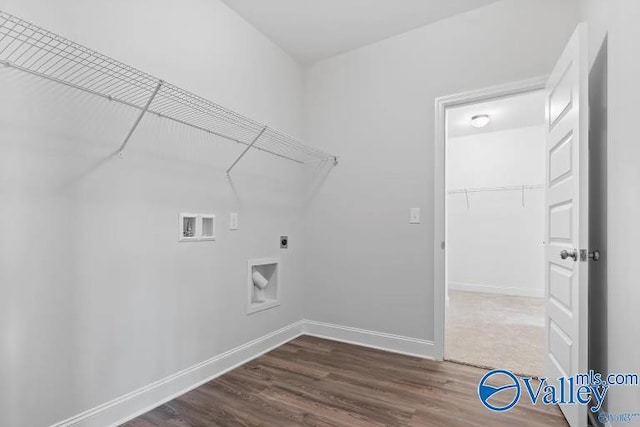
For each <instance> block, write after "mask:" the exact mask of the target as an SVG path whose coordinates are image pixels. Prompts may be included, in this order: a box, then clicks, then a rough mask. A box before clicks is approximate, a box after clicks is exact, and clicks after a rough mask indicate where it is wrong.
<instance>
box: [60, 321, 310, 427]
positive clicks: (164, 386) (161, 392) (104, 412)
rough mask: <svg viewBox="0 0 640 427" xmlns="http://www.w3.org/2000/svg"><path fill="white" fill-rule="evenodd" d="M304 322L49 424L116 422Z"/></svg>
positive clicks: (282, 338) (290, 335)
mask: <svg viewBox="0 0 640 427" xmlns="http://www.w3.org/2000/svg"><path fill="white" fill-rule="evenodd" d="M304 324H305V321H304V320H301V321H299V322H296V323H293V324H291V325H288V326H285V327H284V328H282V329H279V330H277V331H274V332H272V333H270V334H267V335H265V336H263V337H260V338H258V339H255V340H253V341H250V342H248V343H246V344H243V345H241V346H238V347H236V348H234V349H231V350H229V351H226V352H224V353H222V354H219V355H217V356H215V357H212V358H211V359H209V360H205V361H204V362H201V363H198V364H197V365H194V366H192V367H190V368H187V369H185V370H183V371H180V372H177V373H175V374H173V375H170V376H168V377H166V378H163V379H161V380H159V381H156V382H154V383H151V384H149V385H147V386H144V387H141V388H139V389H137V390H134V391H132V392H131V393H127V394H125V395H123V396H120V397H118V398H116V399H114V400H112V401H110V402H107V403H104V404H102V405H99V406H96V407H95V408H92V409H89V410H88V411H85V412H83V413H81V414H78V415H75V416H73V417H71V418H68V419H66V420H64V421H61V422H59V423H56V424H54V425H53V426H51V427H72V426H73V427H104V426H117V425H120V424H122V423H124V422H126V421H128V420H131V419H133V418H135V417H137V416H138V415H141V414H144V413H145V412H147V411H150V410H151V409H153V408H155V407H157V406H159V405H161V404H163V403H165V402H168V401H169V400H172V399H174V398H176V397H178V396H180V395H182V394H184V393H186V392H188V391H190V390H192V389H194V388H196V387H198V386H200V385H202V384H204V383H206V382H208V381H211V380H212V379H214V378H216V377H218V376H220V375H222V374H224V373H225V372H228V371H230V370H232V369H234V368H236V367H238V366H240V365H242V364H244V363H247V362H248V361H250V360H251V359H255V358H256V357H258V356H260V355H262V354H264V353H266V352H268V351H271V350H273V349H274V348H276V347H279V346H281V345H282V344H284V343H286V342H288V341H291V340H292V339H294V338H296V337H298V336H300V335H302V333H303V329H304Z"/></svg>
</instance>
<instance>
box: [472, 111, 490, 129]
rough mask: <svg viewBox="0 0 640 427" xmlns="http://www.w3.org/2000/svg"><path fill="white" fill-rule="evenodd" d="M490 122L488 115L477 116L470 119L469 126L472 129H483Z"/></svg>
mask: <svg viewBox="0 0 640 427" xmlns="http://www.w3.org/2000/svg"><path fill="white" fill-rule="evenodd" d="M490 121H491V119H490V118H489V115H488V114H478V115H476V116H473V117H471V126H473V127H474V128H483V127H485V126H486V125H488V124H489V122H490Z"/></svg>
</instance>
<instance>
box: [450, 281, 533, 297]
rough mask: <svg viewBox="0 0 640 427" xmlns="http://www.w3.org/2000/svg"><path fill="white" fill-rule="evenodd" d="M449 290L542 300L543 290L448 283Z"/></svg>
mask: <svg viewBox="0 0 640 427" xmlns="http://www.w3.org/2000/svg"><path fill="white" fill-rule="evenodd" d="M449 290H452V291H465V292H479V293H487V294H499V295H511V296H516V297H532V298H544V289H522V288H508V287H503V286H490V285H481V284H478V283H461V282H449Z"/></svg>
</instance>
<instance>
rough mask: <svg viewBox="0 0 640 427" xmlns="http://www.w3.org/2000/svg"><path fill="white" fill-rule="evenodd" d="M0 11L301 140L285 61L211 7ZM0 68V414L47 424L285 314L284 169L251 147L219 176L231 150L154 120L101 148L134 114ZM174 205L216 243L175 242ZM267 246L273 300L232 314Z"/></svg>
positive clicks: (292, 198) (295, 185) (30, 6)
mask: <svg viewBox="0 0 640 427" xmlns="http://www.w3.org/2000/svg"><path fill="white" fill-rule="evenodd" d="M0 8H1V9H3V10H5V11H7V12H10V13H13V14H16V15H18V16H20V17H23V18H25V19H28V20H30V21H33V22H35V23H37V24H39V25H41V26H43V27H45V28H48V29H51V30H53V31H57V32H59V33H61V34H63V35H66V36H68V37H69V38H71V39H73V40H75V41H78V42H80V43H83V44H86V45H88V46H90V47H92V48H94V49H96V50H98V51H100V52H103V53H106V54H109V55H112V56H114V57H115V58H117V59H120V60H122V61H124V62H126V63H128V64H131V65H133V66H136V67H138V68H141V69H143V70H145V71H147V72H150V73H153V74H155V75H157V76H158V77H161V78H164V79H166V80H167V81H169V82H171V83H174V84H177V85H180V86H183V87H185V88H187V89H190V90H193V91H195V92H196V93H198V94H200V95H203V96H205V97H207V98H209V99H212V100H214V101H216V102H219V103H221V104H223V105H225V106H228V107H231V108H234V109H236V110H239V111H241V112H243V113H245V114H247V115H250V116H252V117H253V118H255V119H258V120H261V121H264V122H266V123H267V124H269V125H272V126H274V127H277V128H280V129H282V130H284V131H287V132H289V133H292V134H299V133H300V110H301V106H302V100H301V87H302V86H301V85H302V70H301V69H300V67H299V65H298V64H297V63H296V62H295V61H293V60H292V59H291V58H290V57H289V56H287V55H286V54H284V53H283V52H282V51H281V50H280V49H279V48H278V47H276V46H275V45H274V44H273V43H271V42H270V41H269V40H268V39H266V38H265V37H264V36H262V35H261V34H260V33H258V32H257V31H256V30H255V29H253V28H252V27H250V26H249V25H248V24H247V23H245V22H244V21H243V20H241V19H240V18H239V17H238V16H237V15H235V14H234V13H233V12H231V11H230V10H229V9H228V8H227V7H226V6H225V5H223V4H222V3H221V2H219V1H216V0H188V1H180V2H176V1H170V0H163V1H158V0H153V1H152V0H138V1H135V2H131V1H128V0H116V1H108V2H104V1H97V0H96V1H75V0H62V1H56V2H49V1H40V0H1V1H0ZM0 73H1V78H0V93H2V96H1V98H0V198H1V203H0V219H1V220H0V236H2V237H1V238H0V295H2V297H1V298H0V378H1V380H0V425H2V426H12V427H21V426H28V427H33V426H44V425H49V424H51V423H54V422H57V421H60V420H63V419H65V418H67V417H69V416H72V415H75V414H78V413H80V412H82V411H84V410H87V409H89V408H92V407H94V406H96V405H98V404H102V403H105V402H107V401H109V400H111V399H113V398H116V397H118V396H121V395H123V394H125V393H128V392H130V391H132V390H134V389H137V388H138V387H141V386H146V385H148V384H150V383H152V382H153V381H156V380H159V379H162V378H165V377H166V376H168V375H170V374H173V373H175V372H177V371H179V370H182V369H184V368H187V367H190V366H192V365H194V364H196V363H199V362H202V361H203V360H206V359H209V358H211V357H212V356H214V355H217V354H219V353H222V352H223V351H226V350H228V349H230V348H233V347H235V346H238V345H240V344H244V343H246V342H248V341H250V340H252V339H254V338H256V337H259V336H262V335H264V334H266V333H269V332H272V331H274V330H276V329H278V328H281V327H282V326H284V325H287V324H290V323H292V322H294V321H297V320H299V319H301V318H302V305H303V304H302V298H303V294H302V286H301V280H302V277H303V275H302V264H303V262H302V258H301V256H302V252H301V251H302V245H301V243H300V241H301V232H302V230H303V211H302V202H301V200H302V197H301V191H302V186H301V185H300V184H299V182H300V181H301V178H302V174H301V169H300V167H299V166H298V165H293V164H291V163H290V162H287V161H284V160H281V159H278V158H275V157H273V156H269V155H268V154H264V153H260V152H252V153H250V154H248V155H247V156H246V157H245V159H244V160H243V162H242V163H240V164H239V165H238V166H237V168H236V169H235V170H234V171H233V178H232V181H231V182H230V181H229V180H227V178H226V176H225V173H224V171H225V169H226V167H228V166H229V165H230V164H231V162H232V161H233V160H234V158H235V156H237V155H238V154H239V153H240V151H241V150H242V147H240V146H237V145H235V144H233V143H230V142H227V141H223V140H216V139H213V138H211V137H209V136H207V135H204V134H202V133H201V132H198V131H195V130H192V129H187V128H184V127H182V126H178V125H176V124H173V123H170V122H167V121H165V120H161V119H158V118H155V117H148V118H145V120H144V121H143V122H142V124H141V126H140V127H139V129H138V131H137V132H136V133H135V134H134V136H133V138H132V139H131V141H130V144H129V147H128V148H127V152H126V157H125V159H122V160H121V159H118V158H117V157H111V156H110V155H111V154H112V153H113V152H114V151H115V150H116V149H117V147H118V146H119V144H120V143H121V142H122V139H123V138H124V136H125V134H126V133H127V131H128V130H129V127H130V126H131V124H132V123H133V121H134V119H135V117H136V114H137V112H136V111H133V110H131V109H128V108H126V107H123V106H118V105H114V104H110V103H108V101H102V100H98V99H95V98H94V97H91V96H89V95H85V94H81V93H78V92H75V91H73V90H71V89H67V88H63V87H60V86H55V85H51V84H45V83H43V82H42V81H40V80H38V79H37V78H33V77H28V76H26V75H24V74H22V73H20V72H18V71H15V70H10V69H2V70H0ZM181 211H186V212H202V213H216V214H218V240H217V241H216V242H209V243H177V233H178V230H177V224H178V214H179V212H181ZM230 211H237V212H239V213H240V230H239V231H237V232H230V231H228V230H227V227H228V215H229V212H230ZM280 234H288V235H289V236H290V249H289V250H288V251H280V249H279V246H278V243H279V240H278V236H279V235H280ZM269 256H281V257H282V263H283V265H282V270H281V279H282V280H283V285H284V286H283V287H282V288H283V289H284V290H285V291H284V295H283V296H282V305H281V306H280V307H278V308H275V309H273V310H268V311H265V312H261V313H257V314H255V315H252V316H250V317H247V316H246V312H245V310H246V307H245V301H246V296H245V293H246V289H247V287H246V262H247V259H248V258H250V257H252V258H253V257H269ZM138 409H140V408H138Z"/></svg>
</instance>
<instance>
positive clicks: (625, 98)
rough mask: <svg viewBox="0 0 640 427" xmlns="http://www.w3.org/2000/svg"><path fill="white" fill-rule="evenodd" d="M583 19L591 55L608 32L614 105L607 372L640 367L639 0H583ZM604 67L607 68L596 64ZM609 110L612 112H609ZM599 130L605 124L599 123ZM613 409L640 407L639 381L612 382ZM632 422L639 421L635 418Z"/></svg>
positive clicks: (604, 321) (610, 400)
mask: <svg viewBox="0 0 640 427" xmlns="http://www.w3.org/2000/svg"><path fill="white" fill-rule="evenodd" d="M580 4H581V13H582V17H583V19H585V20H587V22H588V23H589V30H590V31H589V33H590V49H589V51H590V55H591V58H590V63H594V62H596V58H597V54H598V52H599V51H600V48H601V45H602V43H603V39H604V37H605V35H606V34H607V32H608V49H607V51H608V54H607V56H608V76H607V80H608V82H607V83H608V84H607V86H608V95H606V96H607V98H608V99H607V100H601V99H600V100H594V103H595V105H597V106H598V107H600V108H601V106H602V105H603V104H604V105H606V106H607V108H608V120H607V122H608V123H606V125H607V126H608V131H607V133H608V149H607V151H608V153H607V167H606V169H607V171H608V177H607V181H608V182H607V204H608V212H607V219H606V221H607V229H608V230H607V235H608V245H607V247H606V248H605V250H604V251H603V254H604V257H606V263H607V269H608V271H607V275H608V277H607V285H606V304H607V308H606V312H605V315H606V317H605V318H604V319H602V318H599V317H598V316H599V315H600V313H598V312H596V313H591V316H595V320H596V324H604V325H606V328H607V334H606V338H607V341H606V342H603V343H601V346H602V348H603V350H604V351H605V352H606V358H605V360H606V365H607V370H608V372H638V361H640V343H639V342H638V340H637V339H632V338H630V337H637V336H639V335H640V310H638V302H639V301H640V287H639V286H638V268H637V265H636V263H635V262H634V260H633V257H631V258H629V254H634V253H635V251H636V248H637V246H638V241H640V222H638V217H640V192H639V191H638V182H640V167H639V166H638V165H639V164H640V144H638V129H637V114H638V98H640V82H639V81H638V75H640V58H639V57H638V55H637V54H636V52H637V49H638V40H640V26H638V22H640V3H638V2H637V1H633V0H611V1H609V0H606V1H605V0H581V1H580ZM597 72H598V73H600V72H601V71H600V70H598V71H597ZM605 114H606V112H605ZM598 131H601V129H598ZM607 401H608V408H607V410H608V411H609V412H611V413H614V414H617V413H628V412H637V408H638V405H639V404H640V388H638V387H613V388H612V389H611V390H610V391H609V393H608V397H607ZM632 425H640V424H639V422H638V420H637V419H634V421H633V422H632Z"/></svg>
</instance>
